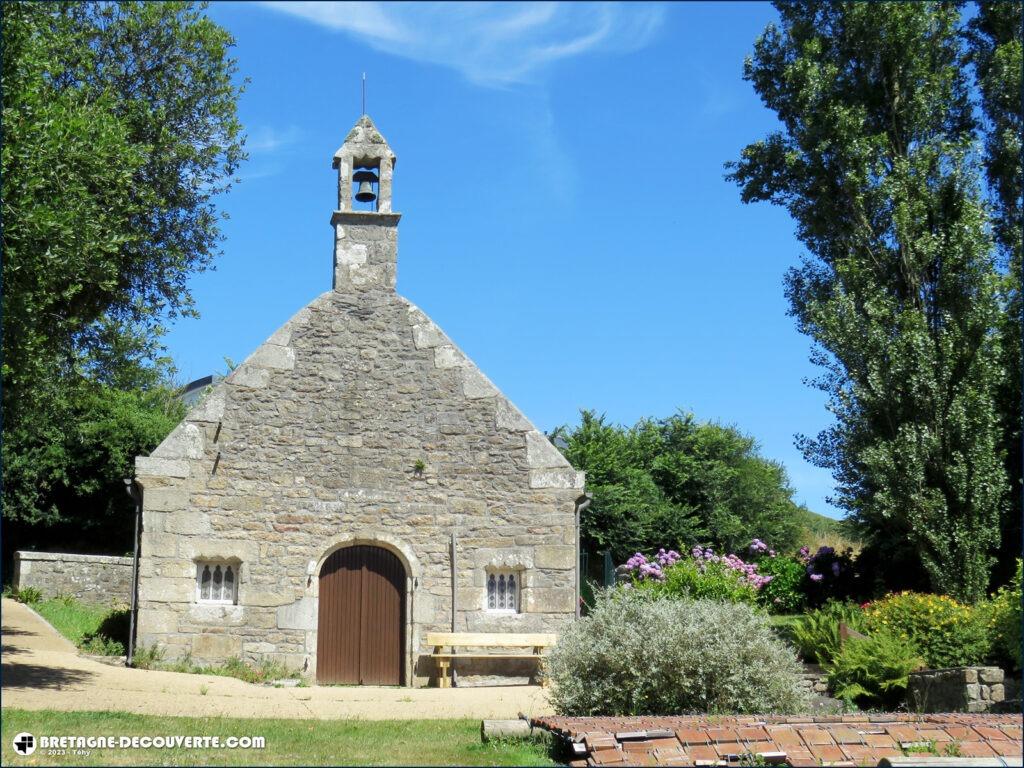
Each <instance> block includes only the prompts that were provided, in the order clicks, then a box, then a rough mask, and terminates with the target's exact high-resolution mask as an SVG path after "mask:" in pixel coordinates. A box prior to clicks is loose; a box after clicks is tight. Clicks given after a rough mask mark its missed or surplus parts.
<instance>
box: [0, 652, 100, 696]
mask: <svg viewBox="0 0 1024 768" xmlns="http://www.w3.org/2000/svg"><path fill="white" fill-rule="evenodd" d="M4 652H5V653H6V650H5V651H4ZM92 676H93V673H92V672H86V671H85V670H80V669H65V668H63V667H43V666H40V665H38V664H20V663H19V664H3V665H0V684H2V685H3V688H4V689H5V690H6V689H9V688H54V689H57V690H59V689H61V688H63V687H64V686H67V685H74V684H76V683H84V682H85V681H87V680H89V679H90V678H91V677H92Z"/></svg>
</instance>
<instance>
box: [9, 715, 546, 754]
mask: <svg viewBox="0 0 1024 768" xmlns="http://www.w3.org/2000/svg"><path fill="white" fill-rule="evenodd" d="M0 724H2V728H0V731H2V737H0V738H2V741H3V744H2V752H0V757H2V760H0V763H2V764H3V765H5V766H15V765H197V764H198V765H553V763H552V761H551V759H550V758H549V757H548V756H547V753H546V749H545V747H544V746H543V745H541V744H535V743H527V742H505V743H501V744H493V743H489V744H483V743H481V741H480V721H479V720H378V721H375V720H317V721H309V720H249V719H236V718H190V717H154V716H150V715H132V714H127V713H119V712H53V711H40V712H29V711H26V710H19V709H4V710H3V711H2V717H0ZM23 731H24V732H28V733H31V734H33V735H34V736H35V737H36V738H37V739H38V737H40V736H43V735H46V736H101V735H102V736H117V737H119V736H174V735H183V736H184V735H193V736H219V737H220V738H221V739H224V738H226V737H228V736H263V737H264V738H265V739H266V747H265V748H264V749H202V750H186V749H182V748H174V749H166V748H163V749H155V748H151V749H130V750H129V749H125V750H122V749H105V750H99V749H93V750H91V751H89V754H75V750H70V749H69V750H68V751H67V754H61V755H52V754H46V751H45V750H42V749H37V750H36V752H35V754H33V755H31V756H30V757H21V756H19V755H17V754H16V753H15V752H14V749H13V747H12V741H13V739H14V736H15V734H18V733H21V732H23ZM37 743H38V742H37Z"/></svg>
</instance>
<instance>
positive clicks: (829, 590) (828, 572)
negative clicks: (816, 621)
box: [797, 547, 858, 605]
mask: <svg viewBox="0 0 1024 768" xmlns="http://www.w3.org/2000/svg"><path fill="white" fill-rule="evenodd" d="M797 558H798V559H799V560H800V562H801V563H802V564H803V566H804V570H805V572H806V574H807V581H806V582H805V583H804V589H805V591H806V594H807V600H808V602H809V603H810V604H811V605H824V603H825V602H826V601H828V600H845V599H847V598H849V597H851V596H852V595H854V594H856V591H857V576H858V574H857V572H856V569H855V568H854V562H853V550H852V549H846V550H845V551H843V552H836V550H835V549H833V548H832V547H819V548H818V551H817V552H814V553H813V554H812V553H811V551H810V549H809V548H807V547H801V548H800V552H799V554H798V555H797Z"/></svg>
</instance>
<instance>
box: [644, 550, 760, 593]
mask: <svg viewBox="0 0 1024 768" xmlns="http://www.w3.org/2000/svg"><path fill="white" fill-rule="evenodd" d="M664 576H665V578H664V580H663V581H658V580H655V579H645V580H643V581H637V582H636V587H637V589H640V590H642V591H646V592H649V593H651V594H652V595H655V596H658V597H672V598H682V599H690V600H720V601H725V602H729V603H754V602H756V601H757V588H756V587H755V586H754V585H753V584H751V583H750V582H749V581H748V580H747V579H746V577H745V576H744V575H743V574H742V573H741V572H740V571H737V570H734V569H732V568H729V567H728V566H727V565H725V564H723V563H712V562H707V563H701V562H698V561H696V560H693V559H691V558H683V559H681V560H679V561H677V562H675V563H673V564H672V565H670V566H667V567H666V568H665V569H664Z"/></svg>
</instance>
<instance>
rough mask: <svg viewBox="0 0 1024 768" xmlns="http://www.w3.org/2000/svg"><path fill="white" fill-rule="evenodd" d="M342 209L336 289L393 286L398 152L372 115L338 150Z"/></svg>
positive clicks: (337, 219)
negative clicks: (393, 204) (393, 190)
mask: <svg viewBox="0 0 1024 768" xmlns="http://www.w3.org/2000/svg"><path fill="white" fill-rule="evenodd" d="M333 166H334V167H335V168H337V169H338V210H336V211H335V212H334V214H333V215H332V216H331V225H332V226H333V227H334V290H336V291H339V292H342V293H351V292H362V291H374V290H378V291H392V292H393V291H394V290H395V276H396V270H397V261H398V220H399V219H400V218H401V217H402V214H400V213H393V212H392V211H391V177H392V174H393V172H394V168H395V153H394V152H392V151H391V147H389V146H388V143H387V141H386V140H385V139H384V137H383V136H382V135H381V133H380V131H378V130H377V127H376V126H375V125H374V124H373V121H372V120H371V119H370V117H369V115H363V116H362V117H360V118H359V120H357V121H356V124H355V125H354V126H353V127H352V130H351V131H349V132H348V136H346V137H345V142H344V143H343V144H342V145H341V148H340V149H339V150H338V151H337V152H335V153H334V163H333Z"/></svg>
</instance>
